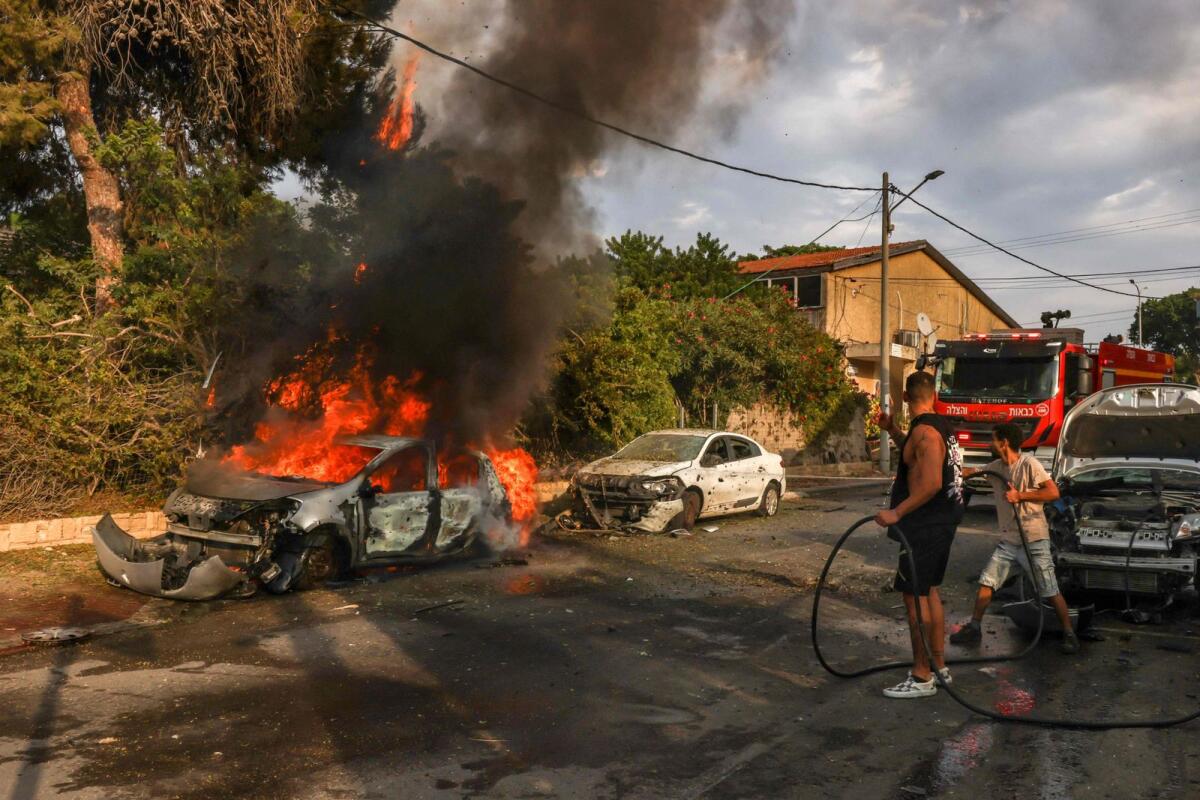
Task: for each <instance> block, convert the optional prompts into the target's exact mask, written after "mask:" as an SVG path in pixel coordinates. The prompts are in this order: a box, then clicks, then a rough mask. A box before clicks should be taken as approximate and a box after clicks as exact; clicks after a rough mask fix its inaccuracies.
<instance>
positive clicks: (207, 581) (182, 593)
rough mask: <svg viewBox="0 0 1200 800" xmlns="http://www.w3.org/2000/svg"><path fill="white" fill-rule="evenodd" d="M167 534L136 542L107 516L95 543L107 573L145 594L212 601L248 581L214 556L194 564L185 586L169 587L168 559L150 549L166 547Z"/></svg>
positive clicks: (95, 530) (94, 537)
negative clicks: (167, 579)
mask: <svg viewBox="0 0 1200 800" xmlns="http://www.w3.org/2000/svg"><path fill="white" fill-rule="evenodd" d="M167 535H168V534H163V535H162V536H160V537H156V538H155V539H151V540H147V541H141V540H139V539H135V538H133V537H132V536H130V535H129V534H128V533H126V532H125V531H123V530H121V528H120V526H118V525H117V524H116V523H115V522H113V520H112V517H111V516H109V515H108V514H105V515H104V517H103V518H101V520H100V521H99V522H97V523H96V525H95V527H93V528H92V543H93V544H94V545H95V547H96V558H97V560H98V561H99V562H100V568H101V569H102V570H103V571H104V574H106V575H107V576H108V577H110V578H112V579H113V580H114V581H116V582H117V583H119V584H121V585H122V586H125V587H127V588H130V589H133V590H134V591H137V592H141V593H142V594H148V595H153V596H155V597H166V598H170V599H172V600H211V599H212V598H214V597H219V596H220V595H222V594H225V593H226V592H228V591H230V590H231V589H233V588H234V587H236V586H238V585H239V584H241V583H242V582H243V581H245V579H246V578H245V575H243V574H242V573H240V572H236V571H234V570H232V569H230V568H229V567H227V566H225V563H224V562H223V561H222V560H221V557H220V556H212V557H211V558H207V559H205V560H203V561H200V562H199V563H197V564H195V565H193V566H192V567H191V569H189V570H188V571H187V578H186V580H185V581H184V582H183V585H181V586H177V587H174V588H166V585H165V584H164V581H163V569H164V567H166V565H167V560H166V558H155V557H154V556H153V555H152V554H151V553H149V552H147V549H148V547H151V548H152V547H153V546H154V545H162V544H163V543H164V542H165V537H166V536H167ZM155 549H157V548H155Z"/></svg>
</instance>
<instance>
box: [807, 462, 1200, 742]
mask: <svg viewBox="0 0 1200 800" xmlns="http://www.w3.org/2000/svg"><path fill="white" fill-rule="evenodd" d="M976 474H985V475H992V476H994V477H997V478H1000V479H1001V480H1003V481H1005V482H1007V481H1008V479H1007V478H1005V477H1004V476H1002V475H999V474H998V473H995V472H991V471H983V472H981V473H976ZM1013 516H1014V518H1015V520H1016V523H1017V532H1018V533H1019V534H1020V535H1021V545H1022V547H1023V548H1024V550H1025V558H1026V560H1027V567H1028V572H1029V577H1030V579H1031V580H1032V581H1033V585H1034V594H1035V595H1036V596H1035V598H1034V602H1035V604H1036V606H1037V609H1038V612H1039V613H1038V628H1037V634H1036V635H1035V636H1034V638H1033V640H1032V641H1031V642H1030V643H1029V645H1027V646H1026V647H1025V649H1023V650H1021V651H1020V652H1019V653H1015V654H1013V655H1008V656H976V657H970V658H959V659H947V660H946V663H947V664H956V665H957V664H982V663H989V662H991V663H994V662H999V661H1015V660H1017V659H1020V658H1024V657H1025V656H1026V655H1028V654H1029V653H1030V652H1031V651H1032V650H1033V648H1034V647H1036V646H1037V644H1038V642H1039V641H1040V640H1041V637H1042V631H1043V628H1044V627H1045V611H1044V609H1043V605H1042V600H1043V598H1042V586H1041V581H1040V578H1039V576H1038V574H1037V570H1036V569H1034V566H1033V555H1032V553H1030V551H1029V540H1028V539H1027V538H1026V537H1025V529H1024V528H1023V527H1022V526H1021V518H1020V515H1018V514H1014V515H1013ZM874 520H875V518H874V517H863V518H862V519H860V520H858V521H857V522H855V523H854V524H852V525H851V526H850V527H849V528H847V529H846V532H845V533H843V534H842V535H841V537H839V538H838V540H837V542H835V543H834V545H833V548H832V550H830V552H829V557H828V558H827V559H826V560H825V566H824V567H823V568H822V569H821V576H820V578H819V579H818V580H817V585H816V589H815V591H814V593H813V607H812V645H813V652H814V654H815V655H816V657H817V661H818V662H820V664H821V666H822V667H824V668H825V670H826V671H827V672H829V673H830V674H831V675H836V676H837V677H839V678H857V677H861V676H863V675H871V674H874V673H876V672H884V671H886V670H892V669H899V668H902V667H909V666H911V663H910V662H909V661H889V662H886V663H882V664H875V665H872V666H869V667H864V668H862V669H857V670H850V671H847V670H841V669H838V668H837V667H835V666H833V665H832V664H830V663H829V662H828V661H827V660H826V659H825V655H824V653H822V652H821V646H820V643H819V641H818V636H817V632H818V615H819V612H820V607H821V593H822V592H823V591H824V590H825V583H826V579H827V578H828V576H829V569H830V567H831V566H833V561H834V559H835V558H837V554H838V552H840V551H841V549H842V547H843V546H844V545H845V543H846V540H848V539H849V538H850V537H851V536H852V535H853V534H854V533H855V532H856V531H858V529H859V528H861V527H862V526H863V525H866V524H867V523H868V522H874ZM892 530H894V531H895V532H896V534H897V536H899V538H900V543H901V545H902V546H903V548H904V549H903V553H904V555H905V556H906V558H907V559H908V566H909V571H910V573H911V574H912V575H913V581H914V583H917V581H916V577H917V560H916V558H915V557H914V556H913V550H912V547H911V545H910V544H909V541H908V537H907V536H906V535H905V534H904V531H903V530H902V529H901V528H900V526H899V525H893V526H892ZM1126 575H1127V576H1128V566H1127V567H1126ZM913 605H914V610H915V612H916V619H917V630H918V632H919V633H920V636H921V645H922V647H924V648H925V655H926V657H927V658H928V659H929V664H930V666H931V667H932V666H933V663H934V660H933V648H932V647H930V645H929V634H928V632H927V631H926V630H925V621H924V620H923V619H922V618H921V603H920V600H919V598H917V601H916V602H915V603H914V604H913ZM930 671H931V672H932V673H933V677H934V678H935V679H936V680H937V682H938V685H939V687H940V688H942V689H944V690H945V691H946V693H947V694H949V695H950V697H951V698H953V699H954V701H955V702H957V703H958V704H959V705H961V706H962V707H963V708H965V709H967V710H968V711H971V712H972V713H975V714H978V715H980V716H982V717H987V718H988V719H994V720H996V721H998V722H1013V723H1019V724H1023V725H1035V726H1041V727H1046V728H1076V729H1082V730H1114V729H1118V728H1168V727H1171V726H1173V725H1181V724H1183V723H1185V722H1191V721H1192V720H1194V719H1197V718H1200V708H1197V709H1196V710H1195V711H1192V712H1191V713H1188V714H1183V715H1180V716H1176V717H1161V718H1152V719H1113V720H1104V719H1077V718H1074V717H1064V718H1053V717H1042V716H1037V715H1032V714H1012V715H1009V714H1001V713H999V712H997V711H993V710H991V709H989V708H984V707H983V706H980V705H978V704H976V703H974V702H972V701H971V700H970V699H968V698H966V697H964V696H963V695H962V694H960V693H959V692H958V690H957V689H955V688H954V687H953V686H952V685H951V684H949V683H947V682H946V680H945V678H943V677H942V675H941V673H940V672H938V671H937V669H931V670H930Z"/></svg>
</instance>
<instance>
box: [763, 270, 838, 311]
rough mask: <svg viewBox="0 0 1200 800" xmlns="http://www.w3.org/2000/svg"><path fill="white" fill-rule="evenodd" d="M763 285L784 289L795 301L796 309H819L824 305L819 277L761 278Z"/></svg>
mask: <svg viewBox="0 0 1200 800" xmlns="http://www.w3.org/2000/svg"><path fill="white" fill-rule="evenodd" d="M761 280H762V282H763V283H766V284H767V286H771V287H773V288H782V289H785V290H786V291H787V293H788V295H789V296H790V297H791V298H792V299H793V300H795V301H796V307H797V308H820V307H821V306H823V305H825V303H824V301H823V298H822V297H821V276H820V275H803V276H800V277H791V278H762V279H761Z"/></svg>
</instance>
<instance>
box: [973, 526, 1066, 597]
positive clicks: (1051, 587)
mask: <svg viewBox="0 0 1200 800" xmlns="http://www.w3.org/2000/svg"><path fill="white" fill-rule="evenodd" d="M1029 552H1030V553H1031V554H1032V555H1033V565H1034V567H1036V568H1037V578H1038V583H1039V584H1041V587H1042V597H1054V595H1056V594H1058V581H1057V580H1055V578H1054V559H1053V558H1052V557H1051V555H1050V540H1049V539H1042V540H1041V541H1037V542H1030V543H1029ZM1013 569H1017V570H1020V571H1021V572H1023V573H1025V574H1026V575H1028V574H1029V562H1028V560H1027V559H1026V558H1025V548H1023V547H1021V545H1019V544H1009V543H1008V542H1001V543H1000V544H998V545H996V549H995V550H993V551H992V557H991V560H989V561H988V563H987V566H986V567H984V568H983V572H981V573H980V574H979V583H980V584H981V585H983V586H988V587H991V588H992V589H999V588H1000V587H1001V586H1003V585H1004V582H1005V581H1007V580H1008V576H1009V575H1011V574H1012V571H1013ZM1031 580H1032V578H1031Z"/></svg>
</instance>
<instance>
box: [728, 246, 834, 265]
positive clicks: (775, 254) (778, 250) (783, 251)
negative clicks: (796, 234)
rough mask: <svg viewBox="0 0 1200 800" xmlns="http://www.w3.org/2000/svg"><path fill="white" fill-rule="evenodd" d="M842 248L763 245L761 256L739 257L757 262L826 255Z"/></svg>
mask: <svg viewBox="0 0 1200 800" xmlns="http://www.w3.org/2000/svg"><path fill="white" fill-rule="evenodd" d="M845 249H846V248H844V247H838V246H836V245H826V244H816V243H809V244H785V245H783V246H781V247H771V245H769V244H764V245H763V254H762V255H761V256H760V255H755V254H748V255H744V256H742V257H741V260H742V261H757V260H758V259H760V258H779V257H781V256H801V255H807V254H808V253H828V252H829V251H831V250H845Z"/></svg>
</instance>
